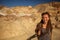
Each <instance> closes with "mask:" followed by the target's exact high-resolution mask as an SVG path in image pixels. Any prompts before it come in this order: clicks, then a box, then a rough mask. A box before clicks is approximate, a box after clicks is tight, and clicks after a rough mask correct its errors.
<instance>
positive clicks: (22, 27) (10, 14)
mask: <svg viewBox="0 0 60 40" xmlns="http://www.w3.org/2000/svg"><path fill="white" fill-rule="evenodd" d="M43 12H49V13H50V15H51V21H52V26H53V34H52V40H60V36H59V35H60V2H50V3H43V4H38V5H35V6H15V7H6V6H0V40H30V39H31V40H37V37H34V34H35V28H36V25H37V24H38V23H39V22H40V20H41V14H42V13H43Z"/></svg>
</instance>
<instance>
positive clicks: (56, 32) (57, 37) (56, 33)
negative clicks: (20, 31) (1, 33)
mask: <svg viewBox="0 0 60 40" xmlns="http://www.w3.org/2000/svg"><path fill="white" fill-rule="evenodd" d="M20 37H21V36H16V37H12V38H8V39H2V40H23V39H20ZM32 40H37V38H33V39H32ZM52 40H60V29H56V28H54V29H53V36H52Z"/></svg>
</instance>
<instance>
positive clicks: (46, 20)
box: [42, 14, 49, 23]
mask: <svg viewBox="0 0 60 40" xmlns="http://www.w3.org/2000/svg"><path fill="white" fill-rule="evenodd" d="M42 19H43V21H44V23H47V22H48V21H49V16H48V15H47V14H45V15H43V16H42Z"/></svg>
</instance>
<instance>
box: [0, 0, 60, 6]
mask: <svg viewBox="0 0 60 40" xmlns="http://www.w3.org/2000/svg"><path fill="white" fill-rule="evenodd" d="M51 1H60V0H0V5H5V6H29V5H31V6H34V5H37V4H41V3H47V2H51Z"/></svg>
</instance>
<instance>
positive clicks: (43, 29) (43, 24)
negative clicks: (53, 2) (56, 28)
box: [35, 12, 52, 40]
mask: <svg viewBox="0 0 60 40" xmlns="http://www.w3.org/2000/svg"><path fill="white" fill-rule="evenodd" d="M41 16H42V19H41V21H40V22H39V23H38V24H37V26H36V29H35V33H36V35H37V39H38V40H51V39H52V38H51V37H52V24H51V20H50V14H49V13H48V12H44V13H42V15H41Z"/></svg>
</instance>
